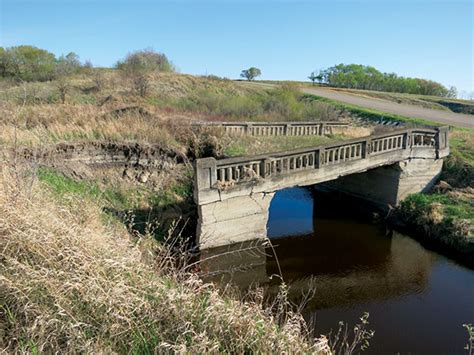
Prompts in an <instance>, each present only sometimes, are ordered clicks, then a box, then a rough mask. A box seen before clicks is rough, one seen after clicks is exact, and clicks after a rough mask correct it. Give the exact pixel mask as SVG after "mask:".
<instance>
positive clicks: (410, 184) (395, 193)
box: [323, 159, 443, 210]
mask: <svg viewBox="0 0 474 355" xmlns="http://www.w3.org/2000/svg"><path fill="white" fill-rule="evenodd" d="M442 166H443V160H442V159H407V160H403V161H400V162H397V163H395V164H392V165H387V166H381V167H379V168H376V169H372V170H368V171H366V172H363V173H359V174H352V175H347V176H342V177H340V178H339V179H337V180H332V181H328V182H325V183H323V185H324V187H327V188H330V189H333V190H337V191H339V192H342V193H345V194H348V195H350V196H354V197H357V198H360V199H362V200H365V201H367V202H369V203H370V204H372V205H375V206H377V207H378V208H381V209H383V210H386V209H389V208H390V207H389V206H393V207H394V206H396V205H398V204H399V203H400V202H401V201H402V200H403V199H404V198H405V197H407V196H408V195H409V194H413V193H417V192H426V191H428V190H429V189H430V188H431V187H432V186H433V185H434V183H435V182H436V180H437V179H438V177H439V175H440V174H441V168H442Z"/></svg>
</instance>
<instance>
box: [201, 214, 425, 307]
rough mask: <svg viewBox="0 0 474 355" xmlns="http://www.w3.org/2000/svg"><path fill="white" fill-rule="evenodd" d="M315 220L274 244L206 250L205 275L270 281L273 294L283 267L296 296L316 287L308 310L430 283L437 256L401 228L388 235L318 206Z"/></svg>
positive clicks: (245, 282)
mask: <svg viewBox="0 0 474 355" xmlns="http://www.w3.org/2000/svg"><path fill="white" fill-rule="evenodd" d="M313 221H314V226H313V232H312V233H309V234H305V235H300V236H293V237H284V238H276V239H271V242H272V244H273V246H274V248H272V247H270V246H269V245H268V244H267V243H266V242H264V241H260V242H258V241H252V242H242V243H236V244H233V245H228V246H221V247H217V248H212V249H206V250H204V251H203V252H202V259H203V264H202V270H203V272H204V273H205V274H206V276H205V278H206V279H207V280H213V281H220V282H223V284H226V283H227V282H229V281H232V282H233V283H234V284H235V285H237V286H239V287H240V288H242V289H245V288H248V287H250V286H251V285H255V284H260V285H264V286H265V285H266V286H269V288H268V293H269V294H272V293H274V292H276V291H277V290H278V287H277V285H278V283H279V278H276V277H274V278H272V275H279V274H280V270H281V276H282V277H283V280H284V281H285V282H286V283H287V284H288V285H289V294H290V297H291V298H292V299H293V300H298V299H299V298H301V297H302V295H304V294H305V293H307V292H309V291H310V290H311V288H312V287H315V290H316V292H315V294H314V297H313V298H312V299H311V301H310V302H309V304H308V306H307V310H310V309H326V308H332V307H337V306H346V305H353V304H358V303H362V302H367V301H372V300H382V299H389V298H392V297H397V296H400V295H404V294H412V293H420V292H422V291H423V290H424V289H425V288H426V286H427V281H428V278H429V273H430V269H431V258H432V257H431V255H430V253H429V252H427V251H425V250H424V249H423V248H422V247H421V246H420V245H419V244H418V243H417V242H416V241H413V240H412V239H410V238H408V237H405V236H403V235H400V234H397V233H393V234H390V235H385V230H384V228H383V227H381V226H379V225H371V224H367V223H360V222H357V221H354V220H350V219H337V220H335V219H334V218H328V217H325V216H321V215H320V214H319V212H318V211H316V209H315V218H314V219H313ZM271 223H272V221H270V224H271ZM274 252H275V253H276V255H277V258H278V262H277V261H276V259H275V257H274ZM208 258H209V259H208ZM206 260H208V261H206ZM313 281H314V282H313Z"/></svg>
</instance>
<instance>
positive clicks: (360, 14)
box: [0, 0, 474, 91]
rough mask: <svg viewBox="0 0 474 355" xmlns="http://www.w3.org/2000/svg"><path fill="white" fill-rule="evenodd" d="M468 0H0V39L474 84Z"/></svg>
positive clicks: (195, 64) (197, 66)
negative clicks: (345, 68) (346, 66)
mask: <svg viewBox="0 0 474 355" xmlns="http://www.w3.org/2000/svg"><path fill="white" fill-rule="evenodd" d="M473 3H474V2H473V1H428V0H411V1H388V0H379V1H376V0H359V1H338V0H333V1H330V0H328V1H289V0H288V1H263V0H261V1H259V0H257V1H237V0H235V1H232V0H221V1H198V0H195V1H191V0H188V1H186V0H181V1H173V2H171V1H143V0H142V1H140V0H138V1H132V0H128V1H125V0H114V1H108V0H103V1H99V0H96V1H92V0H75V1H73V0H62V1H59V0H56V1H51V0H43V1H41V0H36V1H34V0H29V1H23V0H0V12H1V17H0V20H1V23H0V45H1V46H14V45H19V44H31V45H35V46H38V47H41V48H45V49H48V50H50V51H52V52H54V53H56V54H58V55H59V54H62V53H64V54H66V53H68V52H69V51H74V52H76V53H78V54H79V55H80V57H81V59H83V60H86V59H90V60H91V61H92V63H94V65H98V66H111V65H113V64H114V63H115V62H116V61H117V60H118V59H120V58H122V57H124V56H125V55H126V54H127V53H128V52H130V51H133V50H136V49H143V48H147V47H151V48H153V49H155V50H157V51H160V52H164V53H166V55H167V56H168V57H169V58H170V59H171V60H172V61H173V62H174V63H175V65H176V66H177V67H178V68H179V70H180V71H181V72H183V73H191V74H206V73H207V74H215V75H220V76H226V77H230V78H236V77H238V75H239V73H240V71H241V70H242V69H244V68H246V67H249V66H257V67H259V68H261V70H262V72H263V75H262V79H293V80H304V79H306V77H307V76H308V74H309V73H310V72H311V71H312V70H314V69H319V68H325V67H328V66H331V65H334V64H337V63H358V64H367V65H373V66H375V67H376V68H378V69H380V70H382V71H386V72H395V73H398V74H400V75H404V76H414V77H423V78H429V79H433V80H436V81H439V82H441V83H443V84H445V85H448V86H449V85H455V86H456V87H458V89H460V90H467V91H474V83H473V82H474V80H473V72H474V64H473V61H474V55H473V51H474V48H473V47H474V45H473V37H474V34H473V32H474V29H473V22H474V14H473V11H474V10H473V6H474V5H473Z"/></svg>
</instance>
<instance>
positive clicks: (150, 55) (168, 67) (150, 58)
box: [115, 49, 174, 97]
mask: <svg viewBox="0 0 474 355" xmlns="http://www.w3.org/2000/svg"><path fill="white" fill-rule="evenodd" d="M115 67H116V68H117V69H119V70H120V71H121V72H122V73H123V75H124V76H125V77H126V78H127V79H129V80H130V81H131V82H132V85H133V88H134V89H135V91H136V92H137V94H138V95H140V96H141V97H145V96H146V95H147V94H148V92H149V90H150V86H151V85H150V75H151V74H155V73H159V72H173V71H174V66H173V64H172V63H171V62H170V61H169V60H168V58H167V57H166V55H165V54H163V53H158V52H155V51H154V50H153V49H144V50H141V51H136V52H132V53H129V54H128V55H127V56H126V57H125V59H123V60H120V61H118V62H117V64H115Z"/></svg>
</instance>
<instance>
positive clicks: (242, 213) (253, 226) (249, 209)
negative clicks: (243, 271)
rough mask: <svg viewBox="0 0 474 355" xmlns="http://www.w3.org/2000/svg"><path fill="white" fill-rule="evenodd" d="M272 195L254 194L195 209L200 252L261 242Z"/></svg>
mask: <svg viewBox="0 0 474 355" xmlns="http://www.w3.org/2000/svg"><path fill="white" fill-rule="evenodd" d="M274 195H275V193H273V192H272V193H256V194H252V195H247V196H238V197H234V198H230V199H227V200H223V201H216V202H212V203H209V204H206V205H202V206H198V216H199V221H198V230H197V235H198V236H199V240H198V243H199V245H200V247H201V249H205V248H211V247H216V246H221V245H226V244H233V243H237V242H243V241H248V240H254V239H265V238H266V237H267V222H268V213H269V210H270V203H271V201H272V198H273V196H274Z"/></svg>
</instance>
